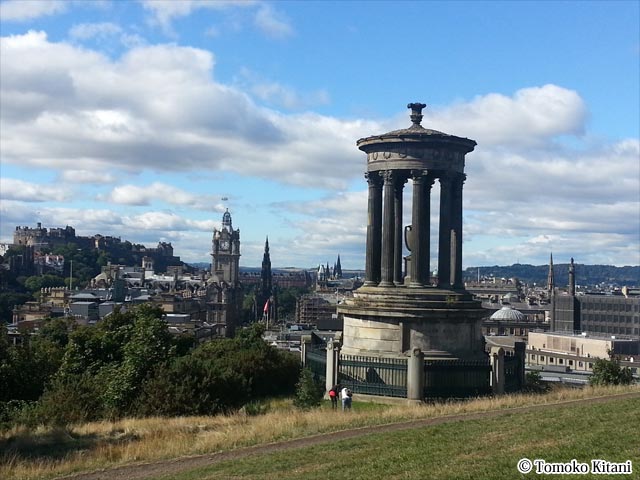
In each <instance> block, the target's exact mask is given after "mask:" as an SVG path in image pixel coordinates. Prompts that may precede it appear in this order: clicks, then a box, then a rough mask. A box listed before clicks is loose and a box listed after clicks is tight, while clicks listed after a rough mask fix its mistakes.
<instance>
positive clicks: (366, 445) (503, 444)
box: [0, 386, 640, 480]
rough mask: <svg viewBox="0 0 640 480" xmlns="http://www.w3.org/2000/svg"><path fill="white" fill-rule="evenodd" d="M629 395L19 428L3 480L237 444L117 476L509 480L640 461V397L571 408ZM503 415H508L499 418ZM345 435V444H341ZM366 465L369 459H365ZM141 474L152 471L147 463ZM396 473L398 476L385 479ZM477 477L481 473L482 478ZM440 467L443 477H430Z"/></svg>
mask: <svg viewBox="0 0 640 480" xmlns="http://www.w3.org/2000/svg"><path fill="white" fill-rule="evenodd" d="M623 392H636V393H637V392H640V388H639V387H638V386H635V387H609V388H584V389H558V390H553V391H552V392H550V393H548V394H545V395H508V396H501V397H495V398H481V399H475V400H470V401H464V402H451V403H443V404H435V405H413V406H407V405H396V406H389V405H375V404H368V403H362V402H358V401H357V398H356V402H355V403H354V410H353V411H352V412H350V413H347V414H342V413H341V412H333V411H332V410H330V408H328V406H324V407H323V408H321V409H317V410H313V411H309V412H302V411H298V410H294V409H293V407H292V406H291V402H290V401H282V400H280V401H275V402H271V403H270V404H269V406H268V411H267V413H265V414H262V415H256V416H252V415H249V414H247V413H246V412H245V413H244V414H237V415H233V416H215V417H181V418H155V419H154V418H150V419H124V420H120V421H116V422H96V423H90V424H85V425H75V426H68V427H66V428H58V429H54V428H38V429H36V430H28V429H24V428H14V429H12V430H10V431H6V432H3V433H0V452H2V454H0V478H2V479H6V480H17V479H21V480H31V479H48V478H56V477H59V476H61V475H65V474H71V473H74V472H81V471H91V470H97V469H108V468H113V467H116V466H123V465H130V464H134V463H137V462H138V463H139V462H143V463H146V462H158V461H163V460H167V459H176V458H178V457H184V456H193V455H205V454H207V455H208V454H211V453H212V452H231V453H234V451H235V450H238V449H240V450H238V454H239V455H238V458H235V459H234V460H233V461H232V462H221V463H216V464H215V465H212V466H210V467H207V468H205V469H199V470H196V471H192V472H189V471H188V466H186V465H185V466H182V467H181V463H180V462H181V460H174V461H171V462H168V463H160V464H156V467H157V468H156V469H155V470H153V469H151V470H149V474H151V475H152V476H151V477H133V476H132V475H127V471H126V470H123V471H120V474H119V476H118V477H117V478H171V479H175V480H180V479H189V478H193V479H195V478H198V479H200V478H230V477H233V478H240V479H249V478H256V479H257V478H260V479H262V478H278V479H282V478H301V479H302V478H304V479H309V478H323V479H325V478H327V470H329V471H331V472H335V475H329V477H330V478H349V479H354V478H452V479H454V478H455V479H463V478H483V479H484V478H486V479H493V478H496V479H501V478H519V477H518V475H517V472H516V471H515V465H516V462H517V460H519V459H520V458H522V457H526V456H531V457H534V456H539V458H545V459H547V460H549V461H551V460H554V459H555V460H562V461H569V460H571V459H572V458H577V457H576V455H580V456H581V458H582V457H584V458H586V457H589V458H596V456H598V457H599V458H604V459H607V460H611V461H614V460H615V461H623V460H627V459H628V458H631V459H633V460H634V462H636V463H637V462H640V458H639V457H638V455H639V453H638V452H640V448H638V447H639V446H640V441H639V440H638V436H637V431H636V430H637V425H638V424H640V400H638V398H637V397H636V398H635V399H634V400H632V401H626V400H625V401H619V400H618V401H611V402H607V403H605V404H602V405H600V404H599V405H590V404H589V405H584V404H581V405H579V406H577V405H573V406H562V405H560V404H561V403H562V402H566V401H573V400H576V399H584V398H594V397H602V396H606V395H613V394H620V393H623ZM546 404H549V405H552V404H558V405H557V406H554V407H552V408H549V409H547V408H545V409H544V410H540V411H537V412H526V411H522V410H515V409H516V408H519V407H526V406H531V405H546ZM482 412H486V417H487V418H486V419H485V418H483V417H485V415H480V417H481V418H474V419H468V420H464V421H460V420H461V419H457V420H456V421H455V422H449V423H441V424H439V425H430V426H424V427H421V428H419V429H415V430H406V431H403V432H401V431H398V432H395V433H386V434H375V435H367V436H363V437H357V438H351V439H349V440H344V441H341V442H337V438H338V435H339V433H338V432H341V431H345V430H351V429H354V428H361V427H367V426H373V425H385V424H393V423H396V422H406V421H409V422H411V423H410V424H409V426H408V427H413V426H414V423H418V422H420V421H423V420H424V419H438V418H440V417H443V416H446V415H463V414H470V415H473V414H475V415H476V416H477V414H478V413H482ZM492 412H493V413H492ZM495 412H505V415H504V416H495V415H494V414H495ZM492 415H494V416H493V417H492ZM490 417H491V418H490ZM332 432H335V433H332ZM321 434H330V436H329V443H325V444H323V445H315V446H313V447H309V448H308V449H295V450H287V451H285V452H280V453H272V454H269V455H264V456H258V457H255V458H252V457H246V456H242V450H241V449H242V448H244V447H251V446H256V445H263V444H272V443H273V442H282V441H286V440H295V439H304V438H308V437H310V436H317V435H321ZM334 435H335V438H336V442H333V441H332V440H333V438H334ZM401 447H402V448H401ZM574 452H575V453H574ZM364 455H366V457H365V456H364ZM622 456H626V457H628V458H621V457H622ZM365 458H368V459H369V460H367V461H363V460H364V459H365ZM536 458H538V457H536ZM451 459H455V464H451ZM203 460H204V463H202V465H205V464H207V463H209V460H208V459H207V458H206V457H205V458H203ZM638 465H639V466H638V467H637V468H640V464H638ZM139 468H142V469H143V472H144V468H147V466H144V467H139ZM171 469H173V470H171ZM184 470H187V471H184ZM387 470H388V471H389V472H391V475H384V476H383V475H382V474H383V472H384V471H387ZM414 470H415V472H414ZM448 471H451V472H452V473H451V474H449V473H447V472H448ZM474 471H476V472H480V474H478V475H476V476H473V475H472V473H473V472H474ZM153 472H156V473H153ZM158 472H161V474H159V473H158ZM429 472H437V473H434V476H431V474H430V473H429ZM465 472H466V473H465ZM483 472H484V473H483ZM494 472H496V476H493V473H494ZM489 473H491V474H490V475H489ZM418 474H420V475H418ZM110 475H111V474H110V472H109V471H107V472H105V473H104V476H102V477H96V476H84V475H81V476H79V477H77V478H78V479H79V480H81V479H85V480H88V479H90V478H91V479H96V478H114V477H112V476H111V477H110ZM285 475H286V476H285ZM447 475H449V476H447ZM464 475H467V476H464ZM163 476H164V477H163ZM601 478H602V477H601Z"/></svg>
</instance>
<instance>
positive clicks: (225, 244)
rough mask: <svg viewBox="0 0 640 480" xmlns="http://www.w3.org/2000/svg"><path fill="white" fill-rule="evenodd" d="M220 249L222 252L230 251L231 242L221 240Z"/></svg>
mask: <svg viewBox="0 0 640 480" xmlns="http://www.w3.org/2000/svg"><path fill="white" fill-rule="evenodd" d="M220 249H221V250H229V240H221V241H220Z"/></svg>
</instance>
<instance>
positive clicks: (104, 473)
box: [59, 392, 640, 480]
mask: <svg viewBox="0 0 640 480" xmlns="http://www.w3.org/2000/svg"><path fill="white" fill-rule="evenodd" d="M639 397H640V392H632V393H625V394H620V395H610V396H606V397H596V398H585V399H582V400H570V401H567V402H559V403H552V404H544V405H533V406H527V407H518V408H510V409H504V410H492V411H489V412H478V413H467V414H462V415H449V416H444V417H437V418H428V419H424V420H410V421H407V422H401V423H392V424H386V425H378V426H375V427H362V428H355V429H350V430H342V431H338V432H331V433H323V434H320V435H314V436H311V437H304V438H298V439H294V440H287V441H285V442H277V443H269V444H261V445H255V446H253V447H245V448H239V449H236V450H230V451H225V452H217V453H210V454H205V455H197V456H192V457H180V458H176V459H172V460H162V461H157V462H152V463H144V464H134V465H126V466H122V467H116V468H111V469H107V470H99V471H95V472H90V473H79V474H75V475H70V476H65V477H59V480H63V479H65V480H117V479H126V480H141V479H147V478H153V477H158V476H162V475H171V474H175V473H179V472H184V471H188V470H192V469H195V468H199V467H205V466H207V465H211V464H214V463H218V462H223V461H225V460H235V459H240V458H245V457H249V456H252V455H266V454H269V453H273V452H280V451H283V450H290V449H293V448H303V447H309V446H313V445H319V444H323V443H329V442H335V441H337V440H343V439H350V438H355V437H361V436H364V435H369V434H372V433H385V432H397V431H400V430H410V429H413V428H423V427H427V426H430V425H439V424H442V423H450V422H463V421H467V420H478V419H486V418H495V417H500V416H503V415H511V414H515V413H523V412H531V411H536V410H546V409H549V408H554V407H560V406H567V405H583V404H591V403H603V402H609V401H612V400H622V399H628V398H639Z"/></svg>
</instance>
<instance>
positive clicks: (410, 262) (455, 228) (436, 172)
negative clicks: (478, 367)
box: [338, 103, 487, 360]
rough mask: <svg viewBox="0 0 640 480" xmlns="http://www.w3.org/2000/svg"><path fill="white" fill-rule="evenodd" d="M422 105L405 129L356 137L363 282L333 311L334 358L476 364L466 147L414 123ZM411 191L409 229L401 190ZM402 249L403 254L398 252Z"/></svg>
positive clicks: (477, 318) (479, 345)
mask: <svg viewBox="0 0 640 480" xmlns="http://www.w3.org/2000/svg"><path fill="white" fill-rule="evenodd" d="M425 106H426V105H424V104H422V103H410V104H409V105H408V108H410V109H411V121H412V125H411V126H410V127H409V128H406V129H402V130H395V131H392V132H389V133H385V134H382V135H375V136H371V137H367V138H361V139H360V140H358V142H357V146H358V148H359V149H360V150H362V151H363V152H364V153H366V154H367V171H366V174H365V178H366V179H367V182H368V185H369V195H368V222H367V243H366V273H365V283H364V285H363V286H362V287H361V288H360V289H358V290H357V291H356V292H354V296H353V298H351V299H347V300H346V301H345V302H344V303H343V304H341V305H340V306H339V307H338V311H339V313H341V314H343V316H344V330H343V339H342V342H343V345H342V353H343V354H346V355H367V356H374V357H403V358H406V355H411V352H413V351H414V350H415V349H419V350H420V351H421V352H422V353H423V354H424V358H425V359H426V360H430V359H433V360H448V359H451V360H485V359H487V355H486V353H485V349H484V337H483V335H482V331H481V323H482V317H483V316H484V315H486V312H485V311H484V310H483V309H482V308H481V305H480V302H478V301H475V300H473V298H472V296H471V294H470V293H469V292H467V291H465V289H464V283H463V280H462V187H463V184H464V181H465V178H466V176H465V174H464V166H465V155H466V154H467V153H469V152H472V151H473V149H474V147H475V146H476V142H475V141H473V140H470V139H468V138H461V137H456V136H454V135H448V134H446V133H442V132H438V131H435V130H430V129H426V128H424V127H422V126H421V124H420V123H421V121H422V109H423V108H425ZM409 180H410V181H411V182H412V184H413V193H412V198H411V202H412V204H411V220H410V221H411V225H409V226H407V227H404V226H403V219H402V212H403V191H404V186H405V184H406V183H407V181H409ZM435 181H438V182H439V185H440V202H439V203H440V206H439V223H438V224H439V226H438V245H437V247H438V257H437V258H438V265H437V270H438V276H437V279H438V280H437V283H434V284H431V282H430V264H429V263H430V255H431V250H432V245H431V244H430V236H431V225H430V223H431V220H430V218H431V190H432V186H433V185H434V182H435ZM403 244H404V245H406V247H407V251H409V252H410V254H409V255H408V256H404V255H403Z"/></svg>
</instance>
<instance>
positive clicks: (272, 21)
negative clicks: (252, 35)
mask: <svg viewBox="0 0 640 480" xmlns="http://www.w3.org/2000/svg"><path fill="white" fill-rule="evenodd" d="M254 21H255V24H256V26H257V27H258V28H259V29H260V30H262V31H263V32H264V33H265V34H267V35H268V36H269V37H272V38H286V37H290V36H291V35H293V33H294V31H293V27H292V26H291V24H290V23H289V20H288V19H287V18H286V17H285V16H284V14H282V13H281V12H278V11H276V10H275V9H274V8H273V7H272V6H271V5H268V4H262V5H260V7H259V8H258V10H257V11H256V14H255V19H254Z"/></svg>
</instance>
